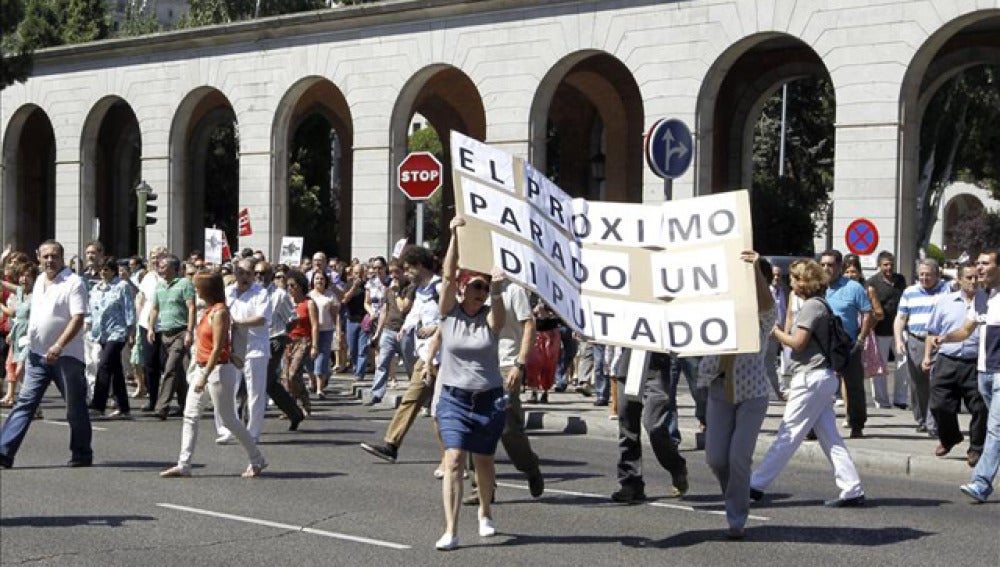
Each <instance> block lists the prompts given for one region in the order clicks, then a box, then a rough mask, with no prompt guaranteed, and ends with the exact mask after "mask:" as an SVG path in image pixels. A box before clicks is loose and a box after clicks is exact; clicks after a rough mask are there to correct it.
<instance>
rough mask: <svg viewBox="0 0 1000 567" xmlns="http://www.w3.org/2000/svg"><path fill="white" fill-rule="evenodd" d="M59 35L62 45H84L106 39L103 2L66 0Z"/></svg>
mask: <svg viewBox="0 0 1000 567" xmlns="http://www.w3.org/2000/svg"><path fill="white" fill-rule="evenodd" d="M66 8H67V10H66V13H65V18H66V19H65V21H64V22H63V25H62V29H61V32H60V33H61V35H62V39H63V42H64V43H68V44H73V43H85V42H88V41H97V40H99V39H105V38H107V37H108V32H109V28H108V21H107V18H108V14H107V12H106V11H105V9H104V0H68V3H67V6H66Z"/></svg>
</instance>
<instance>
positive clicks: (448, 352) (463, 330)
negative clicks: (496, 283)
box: [438, 305, 503, 392]
mask: <svg viewBox="0 0 1000 567" xmlns="http://www.w3.org/2000/svg"><path fill="white" fill-rule="evenodd" d="M489 311H490V310H489V308H488V307H486V306H483V307H482V308H481V309H480V310H479V312H477V313H476V314H475V315H471V316H470V315H466V314H465V311H463V310H462V306H461V305H455V308H454V309H452V310H451V312H450V313H448V314H447V315H446V316H444V317H442V318H441V369H440V370H439V371H438V379H439V380H441V384H442V385H443V386H453V387H456V388H462V389H463V390H470V391H473V392H479V391H483V390H492V389H494V388H500V387H502V386H503V378H502V377H501V376H500V364H499V359H498V358H497V347H498V341H499V335H497V334H494V333H493V331H492V330H491V329H490V326H489V324H488V323H487V319H486V316H487V315H488V314H489Z"/></svg>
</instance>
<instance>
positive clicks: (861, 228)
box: [844, 218, 878, 256]
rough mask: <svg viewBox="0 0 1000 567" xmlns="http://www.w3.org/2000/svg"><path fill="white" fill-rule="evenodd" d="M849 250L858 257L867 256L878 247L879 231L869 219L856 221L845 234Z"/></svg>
mask: <svg viewBox="0 0 1000 567" xmlns="http://www.w3.org/2000/svg"><path fill="white" fill-rule="evenodd" d="M844 241H845V242H846V243H847V248H848V249H849V250H850V251H851V252H853V253H855V254H857V255H858V256H867V255H868V254H871V253H872V252H874V251H875V248H876V247H877V246H878V229H877V228H875V223H873V222H872V221H870V220H868V219H863V218H862V219H855V220H854V221H853V222H851V224H849V225H847V231H846V232H845V233H844Z"/></svg>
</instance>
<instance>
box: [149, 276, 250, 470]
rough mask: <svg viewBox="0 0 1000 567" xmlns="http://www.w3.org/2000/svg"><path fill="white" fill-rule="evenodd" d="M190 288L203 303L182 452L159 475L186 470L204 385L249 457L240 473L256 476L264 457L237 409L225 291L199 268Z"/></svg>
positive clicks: (215, 278)
mask: <svg viewBox="0 0 1000 567" xmlns="http://www.w3.org/2000/svg"><path fill="white" fill-rule="evenodd" d="M194 287H195V291H197V293H198V297H199V298H201V299H203V300H204V301H205V303H206V304H208V307H207V308H206V309H205V314H204V315H203V316H202V318H201V321H199V322H198V328H197V330H196V333H195V335H196V338H197V340H196V345H197V346H196V348H195V357H194V359H195V372H194V374H193V375H192V376H191V377H190V383H191V388H189V389H188V397H187V402H186V403H185V405H184V421H183V426H182V429H181V452H180V457H179V458H178V459H177V465H176V466H173V467H170V468H169V469H167V470H165V471H163V472H161V473H160V476H161V477H164V478H173V477H186V476H191V456H192V455H193V454H194V446H195V442H196V441H197V440H198V423H199V421H200V419H201V406H202V401H203V400H204V398H205V391H206V390H207V391H208V394H209V396H211V398H212V404H213V405H214V406H215V414H216V416H218V417H220V418H221V419H222V422H223V423H224V424H225V425H226V427H227V428H228V429H229V431H230V432H232V434H233V435H235V436H236V439H237V440H239V442H240V444H241V445H243V448H244V449H245V450H246V452H247V456H248V457H249V458H250V464H249V465H248V466H247V468H246V470H245V471H244V472H243V475H242V476H243V477H244V478H251V477H256V476H260V473H261V471H262V470H263V469H264V468H265V467H266V466H267V461H265V460H264V456H263V455H261V453H260V450H259V449H258V448H257V445H256V444H254V441H253V439H252V438H251V437H250V433H249V432H247V429H246V427H245V426H244V425H243V422H242V421H240V419H239V417H237V415H236V405H235V398H236V388H237V387H239V382H240V375H239V372H238V371H237V370H236V367H234V366H233V364H232V362H231V361H230V354H231V350H232V344H231V342H230V338H229V330H230V316H229V310H228V309H227V308H226V292H225V288H224V286H223V281H222V276H220V275H219V274H208V273H204V274H198V275H197V276H195V278H194Z"/></svg>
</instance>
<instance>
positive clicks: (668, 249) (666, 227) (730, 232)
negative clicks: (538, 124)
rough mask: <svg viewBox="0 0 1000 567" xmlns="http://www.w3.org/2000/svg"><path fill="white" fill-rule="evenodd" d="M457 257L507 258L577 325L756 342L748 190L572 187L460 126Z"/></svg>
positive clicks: (717, 344) (697, 344)
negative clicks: (646, 200) (651, 199)
mask: <svg viewBox="0 0 1000 567" xmlns="http://www.w3.org/2000/svg"><path fill="white" fill-rule="evenodd" d="M451 152H452V164H453V167H452V178H453V186H454V190H455V205H456V212H457V213H458V214H461V215H463V216H464V217H465V219H466V226H465V227H463V228H461V229H460V231H461V232H460V238H459V263H460V265H461V266H462V267H463V268H467V269H471V270H477V271H481V272H489V271H490V270H491V269H492V268H493V266H500V267H501V268H503V270H504V271H505V272H506V273H507V275H508V277H510V278H511V279H512V280H513V281H515V282H516V283H518V284H519V285H522V286H524V287H525V288H527V289H529V290H531V291H533V292H535V293H537V294H538V295H539V297H541V299H542V300H544V301H545V303H546V304H548V305H549V306H550V307H552V309H553V310H555V311H556V312H557V313H558V314H559V315H560V317H562V319H563V320H564V321H565V322H566V323H567V324H568V325H569V326H570V327H572V328H573V329H574V330H575V331H577V332H579V333H581V334H583V335H584V336H587V337H590V338H592V339H593V340H595V341H597V342H600V343H604V344H614V345H621V346H627V347H632V348H637V349H644V350H651V351H661V352H675V353H679V354H684V355H701V354H710V353H739V352H756V351H757V350H758V349H759V347H760V345H759V340H760V339H759V336H758V332H757V329H758V327H757V321H758V320H757V300H756V293H755V274H754V269H755V268H754V267H753V266H752V265H750V264H747V263H745V262H743V261H742V260H740V258H739V256H740V252H741V251H743V250H748V249H750V248H752V245H753V242H752V229H751V223H750V204H749V195H748V193H747V192H746V191H733V192H727V193H720V194H714V195H709V196H705V197H696V198H692V199H684V200H678V201H669V202H665V203H662V204H636V203H614V202H604V201H587V200H585V199H580V198H573V197H571V196H569V195H568V194H567V193H565V192H564V191H563V190H562V189H560V188H559V187H558V186H557V185H555V184H554V183H552V182H551V181H550V180H548V179H547V178H546V177H545V176H544V175H542V174H541V172H539V171H537V170H536V169H535V168H534V167H532V166H531V165H530V164H528V163H526V162H524V160H522V159H520V158H516V157H513V156H511V155H509V154H506V153H505V152H502V151H500V150H497V149H496V148H492V147H490V146H488V145H486V144H483V143H482V142H479V141H477V140H474V139H472V138H469V137H466V136H464V135H461V134H458V133H455V132H453V133H452V138H451Z"/></svg>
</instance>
